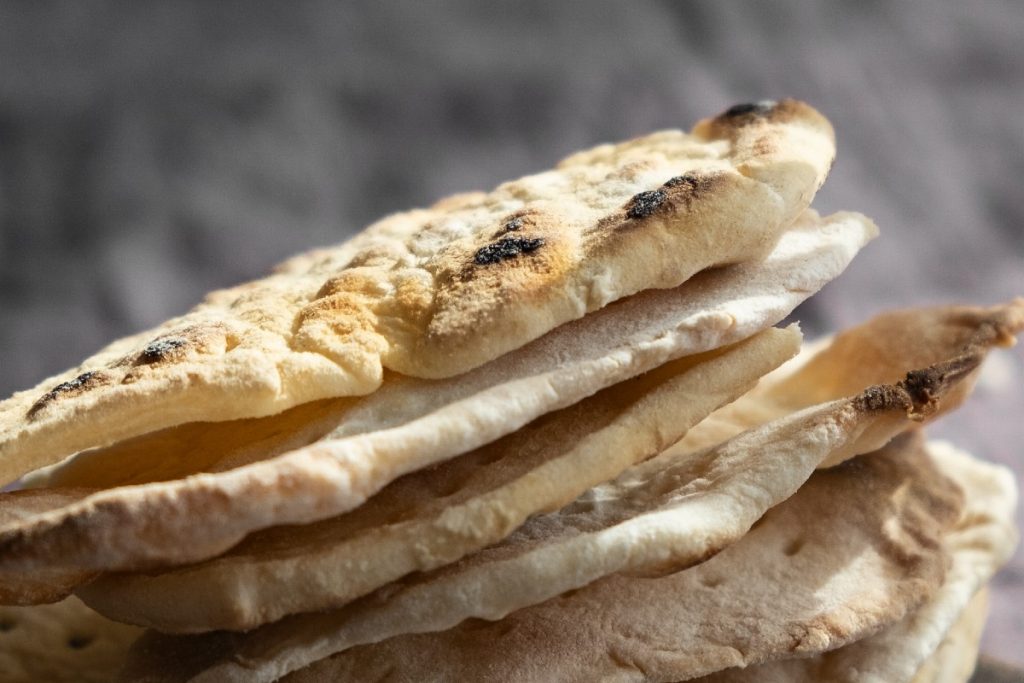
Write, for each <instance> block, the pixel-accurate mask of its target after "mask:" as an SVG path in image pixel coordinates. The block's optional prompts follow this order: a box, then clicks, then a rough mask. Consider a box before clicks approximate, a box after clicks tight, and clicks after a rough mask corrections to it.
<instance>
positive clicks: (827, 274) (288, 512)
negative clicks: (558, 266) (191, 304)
mask: <svg viewBox="0 0 1024 683" xmlns="http://www.w3.org/2000/svg"><path fill="white" fill-rule="evenodd" d="M875 233H876V230H875V228H874V226H873V224H871V223H870V221H868V220H867V219H865V218H863V217H861V216H859V215H857V214H836V215H835V216H832V217H829V218H827V219H818V218H817V217H816V215H814V214H813V213H811V212H808V213H806V214H804V218H803V219H802V220H801V221H799V222H798V224H797V225H796V226H795V227H794V228H793V229H792V230H789V231H787V232H786V233H785V235H783V237H782V238H781V239H780V241H779V242H778V244H777V246H776V249H775V250H773V252H772V253H771V254H770V255H769V256H768V258H767V259H765V260H764V261H762V262H759V263H755V264H743V265H738V266H732V267H728V268H723V269H718V270H715V271H709V272H707V273H702V274H700V275H698V276H697V277H696V278H693V279H692V280H691V281H690V282H688V283H687V284H685V285H683V286H681V287H680V288H677V289H675V290H650V291H647V292H642V293H640V294H638V295H636V296H634V297H631V298H630V299H629V300H627V301H622V302H618V303H616V304H612V305H610V306H607V307H605V308H604V309H602V310H600V311H598V312H596V313H594V314H591V315H589V316H587V318H585V319H584V320H581V321H577V322H574V323H570V324H569V325H566V326H563V327H560V328H558V329H557V330H555V331H554V332H552V333H551V334H548V335H546V336H545V337H543V338H541V339H539V340H537V341H536V342H533V343H532V344H529V345H527V346H526V347H524V348H522V349H520V350H518V351H515V352H512V353H511V354H508V355H507V356H505V357H503V358H502V359H499V360H498V361H495V362H493V363H490V364H488V365H485V366H483V367H481V368H478V369H477V370H474V371H472V372H470V373H468V374H466V375H463V376H461V377H459V378H455V379H452V380H437V381H427V380H414V379H409V378H398V377H396V378H395V381H394V382H391V381H390V380H389V382H386V383H385V386H384V387H383V388H381V389H380V390H379V391H378V392H376V393H374V394H372V395H370V396H369V397H367V398H365V399H362V400H361V401H360V402H359V403H357V404H355V405H354V406H352V407H349V408H345V409H344V410H343V411H342V412H341V413H340V414H339V415H334V416H333V417H330V419H333V420H336V422H335V423H334V426H336V427H337V429H336V430H335V432H334V435H333V436H332V437H331V438H327V439H323V440H321V441H319V442H316V443H313V444H312V445H310V446H308V447H304V448H300V449H298V450H296V451H293V452H287V453H285V454H283V455H279V456H278V455H277V454H278V453H279V452H280V450H281V449H282V448H287V447H288V445H289V444H290V442H289V439H290V438H291V437H290V436H288V434H289V431H288V430H283V431H279V432H277V434H276V435H273V434H272V435H270V436H268V437H267V438H266V439H264V440H263V441H261V442H258V443H256V444H250V443H247V442H244V438H243V441H242V442H241V443H239V444H237V445H238V447H237V448H236V449H235V450H232V449H230V448H229V449H228V450H227V452H226V454H225V458H226V459H227V461H229V462H230V463H231V464H238V462H239V461H242V462H244V461H248V460H253V459H257V458H269V459H266V460H261V461H259V462H255V463H252V464H248V465H244V466H240V467H237V468H235V469H231V470H229V471H224V472H218V473H215V474H213V473H207V474H201V475H197V476H191V477H187V478H185V479H181V480H174V481H167V482H158V483H151V484H146V485H134V486H126V487H121V488H115V489H110V490H105V491H98V492H95V493H94V494H92V495H90V496H88V497H86V498H85V499H84V500H82V501H80V502H78V503H75V504H72V505H68V506H66V507H63V508H60V509H57V510H52V511H50V512H47V513H44V514H40V515H36V516H30V517H28V518H25V519H22V520H21V521H19V522H18V523H15V524H8V525H5V526H4V527H2V528H0V578H3V582H4V583H5V585H8V586H15V587H16V586H18V585H19V583H20V582H21V581H23V580H25V579H29V578H31V577H33V576H35V575H37V574H38V573H39V572H40V571H45V572H47V573H48V578H49V579H50V581H51V583H50V586H51V588H52V590H51V591H50V594H49V595H47V596H46V597H45V598H44V599H54V595H53V594H54V593H57V594H59V592H60V591H61V590H63V591H65V592H66V591H68V590H70V589H71V588H72V587H74V586H75V585H76V584H77V583H80V582H81V581H82V580H83V578H84V577H85V578H87V576H88V573H89V572H96V571H101V570H118V569H134V568H142V567H149V566H160V565H168V564H182V563H187V562H193V561H198V560H203V559H206V558H208V557H212V556H216V555H218V554H220V553H221V552H223V551H225V550H227V549H228V548H230V547H231V546H232V545H234V544H235V543H237V542H238V541H239V540H241V539H242V537H244V536H245V535H246V534H248V533H249V532H252V531H255V530H258V529H262V528H266V527H269V526H276V525H283V524H301V523H308V522H312V521H316V520H319V519H324V518H328V517H332V516H335V515H338V514H341V513H344V512H346V511H348V510H351V509H353V508H355V507H357V506H358V505H360V504H362V503H363V502H364V501H365V500H366V499H367V498H368V497H369V496H370V495H372V494H373V493H376V492H377V491H378V490H380V489H381V488H382V487H383V486H384V485H386V484H387V483H389V482H390V481H392V480H394V479H396V478H398V477H399V476H402V475H404V474H407V473H408V472H411V471H415V470H418V469H421V468H423V467H426V466H429V465H432V464H434V463H437V462H440V461H444V460H446V459H448V458H451V457H453V456H455V455H458V454H460V453H465V452H467V451H469V450H472V449H473V448H477V447H479V446H481V445H483V444H485V443H488V442H490V441H493V440H494V439H496V438H499V437H501V436H502V435H504V434H507V433H510V432H513V431H515V430H517V429H519V428H521V427H522V426H524V425H525V424H527V423H528V422H530V421H531V420H533V419H535V418H537V417H538V416H540V415H543V414H545V413H547V412H550V411H552V410H555V409H559V408H562V407H565V406H567V405H571V404H573V403H575V402H576V401H578V400H580V399H582V398H584V397H585V396H587V395H589V394H592V393H594V392H596V391H597V390H599V389H601V388H603V387H605V386H609V385H611V384H614V383H617V382H620V381H623V380H625V379H628V378H629V377H632V376H635V375H637V374H638V373H641V372H644V371H647V370H649V369H651V368H654V367H657V366H659V365H661V364H663V363H665V362H667V361H669V360H671V359H673V358H677V357H681V356H685V355H688V354H694V353H699V352H703V351H706V350H709V349H714V348H717V347H720V346H723V345H726V344H730V343H734V342H736V341H739V340H741V339H744V338H746V337H749V336H750V335H752V334H754V333H756V332H757V331H759V330H761V329H764V328H765V327H767V326H769V325H771V324H773V323H775V322H777V321H778V320H780V319H782V318H783V317H785V315H786V314H787V313H788V312H789V311H791V310H792V309H793V308H794V307H795V306H796V305H797V304H798V303H799V302H800V301H802V300H804V299H805V298H806V297H807V296H809V295H810V294H812V293H813V292H814V291H816V290H817V289H819V288H820V287H821V286H822V285H823V284H824V283H826V282H828V281H829V280H830V279H832V278H833V277H835V276H836V275H838V273H839V272H841V271H842V269H843V268H844V267H845V266H846V264H848V263H849V261H850V259H852V257H853V256H854V255H855V254H856V252H857V251H858V249H859V248H860V247H861V246H862V245H863V244H864V243H865V242H866V241H868V240H870V239H871V238H872V237H873V236H874V235H875ZM328 412H330V411H328ZM339 422H340V423H341V424H340V426H337V425H338V423H339ZM245 433H246V432H245V430H244V429H243V430H242V434H243V437H244V435H245ZM232 438H236V437H232ZM170 443H172V444H173V443H174V439H171V440H170ZM136 447H141V446H140V445H139V444H136ZM270 456H277V457H270ZM99 463H100V464H106V463H104V461H103V460H102V459H100V461H99ZM224 466H227V464H225V465H224ZM79 467H81V468H84V470H85V471H86V472H89V471H90V468H89V466H88V465H87V464H82V465H80V466H79ZM98 469H102V468H101V467H99V465H97V467H96V468H92V471H98ZM107 469H116V468H113V467H109V468H107ZM58 476H62V478H61V479H60V483H61V484H62V485H69V484H75V483H77V480H76V476H77V475H75V474H74V473H72V474H68V475H58ZM12 504H16V503H15V502H12V501H10V500H9V499H7V498H5V497H3V496H2V495H0V507H5V506H8V505H12ZM214 522H215V523H214ZM61 572H63V573H64V577H63V578H61V576H60V573H61ZM83 575H84V576H83ZM10 592H11V593H16V591H15V590H11V591H10ZM15 597H17V596H15ZM34 597H35V595H33V594H30V593H26V595H25V597H24V598H22V600H24V601H31V600H32V599H33V598H34Z"/></svg>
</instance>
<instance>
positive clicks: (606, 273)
mask: <svg viewBox="0 0 1024 683" xmlns="http://www.w3.org/2000/svg"><path fill="white" fill-rule="evenodd" d="M833 154H834V140H833V133H832V128H831V126H830V125H829V123H828V121H827V120H825V118H824V117H822V116H821V115H820V114H819V113H818V112H816V111H815V110H814V109H812V108H811V107H809V106H807V105H805V104H803V103H800V102H796V101H794V100H784V101H782V102H779V103H770V104H764V105H756V106H755V105H752V106H750V107H746V108H739V109H737V108H733V109H730V110H729V111H727V112H725V113H723V114H721V115H719V116H717V117H715V118H713V119H707V120H704V121H701V122H700V123H698V124H697V126H696V127H695V128H694V130H693V132H692V133H691V134H685V133H682V132H679V131H666V132H662V133H656V134H653V135H649V136H647V137H643V138H638V139H636V140H632V141H629V142H625V143H622V144H620V145H602V146H600V147H596V148H594V149H592V150H589V151H586V152H582V153H579V154H577V155H575V156H572V157H570V158H568V159H566V160H565V161H563V162H562V163H561V164H560V165H559V166H558V167H557V168H556V169H555V170H553V171H549V172H546V173H541V174H539V175H534V176H528V177H525V178H521V179H519V180H517V181H512V182H509V183H505V184H503V185H500V186H499V187H497V188H496V189H495V190H493V191H492V192H490V193H488V194H482V193H480V194H468V195H460V196H457V197H453V198H449V199H448V200H443V201H441V202H439V203H438V204H436V205H434V206H433V207H431V208H429V209H423V210H418V211H411V212H407V213H403V214H397V215H395V216H391V217H389V218H385V219H383V220H381V221H380V222H378V223H376V224H374V225H372V226H370V227H369V228H367V230H365V231H364V232H363V233H361V234H360V235H358V236H357V237H355V238H354V239H352V240H350V241H349V242H347V243H345V244H343V245H341V246H339V247H337V248H335V249H331V250H326V251H319V252H313V253H311V254H307V255H304V256H300V257H297V258H295V259H292V260H291V261H289V262H287V263H285V264H284V265H283V266H282V267H281V268H280V269H279V271H278V272H277V273H276V274H274V275H272V276H270V277H268V278H265V279H263V280H258V281H255V282H251V283H248V284H244V285H241V286H238V287H235V288H233V289H228V290H224V291H219V292H214V293H213V294H211V295H209V296H208V297H207V299H206V301H205V302H204V303H203V304H201V305H199V306H198V307H197V308H195V309H193V310H192V311H191V312H190V313H188V314H186V315H184V316H181V317H179V318H175V319H173V320H171V321H169V322H167V323H165V324H163V325H161V326H160V327H157V328H155V329H153V330H149V331H147V332H143V333H141V334H138V335H135V336H132V337H129V338H126V339H122V340H120V341H117V342H114V343H113V344H111V345H110V346H108V347H107V348H105V349H103V350H102V351H100V352H99V353H97V354H96V355H94V356H93V357H91V358H89V359H87V360H86V361H84V362H83V363H82V364H81V365H80V366H78V367H77V368H74V369H72V370H70V371H68V372H66V373H64V374H62V375H58V376H55V377H52V378H50V379H47V380H45V381H44V382H42V383H41V384H40V385H39V386H37V387H36V388H34V389H30V390H28V391H24V392H20V393H18V394H15V395H14V396H13V397H12V398H11V399H9V400H7V401H5V402H3V403H2V404H0V482H4V483H6V482H10V481H12V480H14V479H17V478H18V477H19V476H21V475H23V474H25V473H26V472H29V471H32V470H34V469H37V468H39V467H41V466H44V465H48V464H52V463H55V462H58V461H59V460H60V459H62V458H63V457H65V456H67V455H70V454H72V453H74V452H77V451H80V450H83V449H87V448H92V447H97V446H102V445H106V444H110V443H114V442H117V441H120V440H123V439H126V438H129V437H132V436H136V435H139V434H142V433H146V432H151V431H155V430H158V429H162V428H165V427H170V426H173V425H176V424H182V423H185V422H191V421H196V420H213V421H216V420H229V419H237V418H244V417H256V416H263V415H269V414H273V413H277V412H280V411H282V410H284V409H287V408H290V407H293V406H296V405H299V404H302V403H306V402H309V401H314V400H317V399H322V398H329V397H338V396H353V395H364V394H368V393H371V392H373V391H375V390H376V389H378V388H379V387H380V385H381V382H382V381H383V378H384V370H385V368H387V369H389V370H393V371H395V372H399V373H402V374H405V375H410V376H416V377H428V378H439V377H448V376H453V375H457V374H460V373H463V372H466V371H468V370H470V369H472V368H474V367H477V366H479V365H482V364H484V363H486V362H488V361H490V360H493V359H495V358H498V357H499V356H501V355H503V354H505V353H507V352H509V351H512V350H514V349H516V348H519V347H521V346H522V345H524V344H526V343H527V342H529V341H531V340H533V339H536V338H538V337H540V336H541V335H543V334H544V333H546V332H548V331H550V330H552V329H554V328H555V327H558V326H559V325H561V324H563V323H566V322H568V321H571V320H575V319H578V318H581V317H583V316H584V315H585V314H587V313H589V312H592V311H595V310H598V309H600V308H602V307H604V306H605V305H607V304H609V303H611V302H613V301H615V300H617V299H620V298H622V297H626V296H629V295H631V294H635V293H637V292H639V291H642V290H645V289H650V288H671V287H676V286H678V285H679V284H680V283H682V282H684V281H685V280H687V279H688V278H689V277H691V276H692V275H694V274H695V273H697V272H698V271H700V270H703V269H705V268H708V267H711V266H716V265H724V264H730V263H738V262H743V261H749V260H756V259H758V258H761V257H763V256H764V255H766V254H767V253H768V252H769V251H770V250H771V247H772V244H773V243H774V242H775V241H776V239H777V238H778V236H779V235H780V234H781V232H782V231H783V230H784V229H785V227H786V226H788V225H789V224H790V223H791V222H792V221H793V220H794V219H795V218H796V217H797V216H798V215H799V214H800V212H801V211H802V210H803V209H804V208H806V207H807V206H808V205H809V203H810V201H811V198H812V197H813V195H814V193H815V191H816V190H817V188H818V187H819V186H820V185H821V183H822V182H823V180H824V178H825V175H826V173H827V171H828V168H829V166H830V164H831V161H832V157H833Z"/></svg>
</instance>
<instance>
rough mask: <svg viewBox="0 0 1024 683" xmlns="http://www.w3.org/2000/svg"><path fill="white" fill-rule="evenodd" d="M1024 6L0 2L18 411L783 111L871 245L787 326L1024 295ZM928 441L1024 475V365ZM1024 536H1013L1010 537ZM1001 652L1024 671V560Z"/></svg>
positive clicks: (2, 215) (994, 625)
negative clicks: (55, 379)
mask: <svg viewBox="0 0 1024 683" xmlns="http://www.w3.org/2000/svg"><path fill="white" fill-rule="evenodd" d="M1021 36H1024V6H1022V5H1021V4H1020V3H1019V1H1017V0H1005V1H998V0H986V1H979V0H974V1H973V2H970V3H953V2H937V1H935V0H913V1H908V2H900V3H896V2H892V3H883V2H848V3H811V2H771V3H743V2H731V1H718V2H686V3H683V2H677V3H672V2H621V3H611V2H558V3H549V2H501V3H486V4H484V3H475V2H471V1H469V0H467V1H465V2H447V3H440V2H414V1H409V2H392V3H369V2H367V3H334V2H291V3H273V4H271V3H242V2H218V3H207V2H204V1H202V0H196V1H195V2H176V3H171V2H162V3H155V2H91V3H76V2H66V3H59V2H57V3H55V2H46V3H43V2H36V3H28V2H26V3H16V2H3V3H2V4H0V395H7V394H9V393H11V392H12V391H14V390H16V389H21V388H25V387H28V386H31V385H33V384H35V383H36V382H38V381H39V380H41V379H42V378H44V377H46V376H48V375H50V374H52V373H55V372H57V371H59V370H62V369H64V368H65V367H69V366H71V365H74V364H76V363H77V362H78V361H79V360H80V359H82V358H83V357H85V356H86V355H88V354H89V353H91V352H92V351H94V350H96V349H97V348H98V347H100V346H101V345H102V344H103V343H104V342H106V341H109V340H110V339H113V338H115V337H117V336H120V335H123V334H126V333H128V332H132V331H136V330H139V329H142V328H145V327H147V326H149V325H152V324H154V323H156V322H158V321H160V320H162V319H164V318H166V317H169V316H171V315H174V314H177V313H180V312H183V311H184V310H186V309H187V308H188V307H189V306H190V305H192V304H193V303H195V302H197V301H198V300H199V299H200V297H201V296H202V294H203V293H204V292H206V291H207V290H209V289H212V288H215V287H220V286H224V285H229V284H233V283H237V282H239V281H242V280H245V279H248V278H252V277H256V276H259V275H260V274H262V273H264V272H265V271H266V270H267V269H268V268H269V267H270V266H271V265H272V264H273V263H275V262H276V261H278V260H279V259H281V258H283V257H286V256H288V255H290V254H292V253H294V252H297V251H299V250H302V249H305V248H308V247H312V246H317V245H323V244H329V243H333V242H337V241H340V240H341V239H343V238H344V237H345V236H347V235H349V234H351V233H352V232H353V231H355V230H357V229H358V228H360V227H362V226H363V225H365V224H367V223H368V222H369V221H371V220H372V219H374V218H376V217H379V216H381V215H384V214H386V213H389V212H392V211H396V210H400V209H403V208H408V207H411V206H416V205H423V204H426V203H428V202H431V201H432V200H433V199H435V198H437V197H440V196H443V195H445V194H448V193H451V192H454V191H461V190H467V189H486V188H488V187H490V186H493V185H494V184H496V183H497V182H499V181H501V180H504V179H507V178H511V177H515V176H518V175H521V174H524V173H528V172H531V171H535V170H539V169H543V168H546V167H548V166H549V165H550V164H551V163H552V162H554V161H556V160H557V159H558V158H560V157H561V156H563V155H565V154H566V153H568V152H571V151H573V150H575V149H577V148H581V147H585V146H589V145H592V144H594V143H597V142H601V141H607V140H617V139H621V138H625V137H629V136H633V135H638V134H641V133H644V132H646V131H649V130H652V129H657V128H664V127H679V126H684V127H688V126H689V125H690V124H692V123H693V122H694V121H695V120H696V119H697V118H699V117H700V116H704V115H707V114H709V113H713V112H715V111H718V110H720V109H722V108H724V107H726V106H728V105H730V104H732V103H734V102H737V101H749V100H756V99H761V98H764V97H779V96H794V97H799V98H802V99H805V100H807V101H808V102H811V103H812V104H814V105H815V106H817V107H818V108H819V109H821V110H822V111H823V112H824V113H825V114H826V115H827V116H829V118H831V120H832V121H833V123H834V124H835V126H836V129H837V132H838V147H839V154H838V159H837V162H836V165H835V168H834V170H833V173H832V175H831V177H830V179H829V181H828V182H827V183H826V185H825V187H824V189H823V190H822V191H821V193H820V195H819V198H818V200H817V201H816V206H817V207H818V208H819V209H821V210H823V211H831V210H835V209H856V210H860V211H863V212H865V213H867V214H869V215H871V216H872V217H874V218H875V219H876V220H877V222H878V224H879V226H880V227H881V228H882V237H881V238H880V239H879V240H877V241H876V242H875V243H874V244H873V245H872V246H870V247H868V248H867V249H866V250H865V252H864V253H863V254H862V255H861V256H860V257H859V258H858V260H857V261H856V262H855V263H854V265H853V266H851V268H850V269H849V270H848V272H847V273H846V274H845V275H844V276H843V277H842V278H841V279H840V280H839V281H837V282H836V283H834V284H832V285H830V286H829V287H828V288H827V289H826V290H825V291H824V292H822V293H821V294H820V295H819V296H817V297H816V298H815V299H814V300H813V302H812V303H810V304H808V305H806V306H805V307H803V308H802V309H800V311H799V312H798V313H799V314H798V316H797V317H798V318H800V319H801V320H802V321H803V322H804V328H805V330H808V331H810V332H811V333H820V332H824V331H827V330H832V329H836V328H838V327H840V326H843V325H847V324H850V323H853V322H856V321H859V320H862V319H864V318H866V317H868V316H870V315H871V314H873V313H875V312H877V311H880V310H883V309H886V308H891V307H894V306H905V305H918V304H925V303H935V302H947V301H964V302H972V303H993V302H996V301H999V300H1004V299H1007V298H1009V297H1011V296H1013V295H1014V294H1024V192H1021V191H1020V182H1021V178H1024V47H1022V45H1024V43H1022V42H1021ZM993 360H994V361H996V362H995V363H993V364H992V366H991V368H990V370H989V371H988V373H987V375H986V378H985V381H983V382H981V384H980V386H979V390H978V392H977V394H976V396H975V397H974V399H973V401H972V402H971V403H969V404H968V406H966V407H965V408H964V409H963V410H961V411H960V412H959V413H958V414H956V415H954V416H951V417H950V418H948V419H947V420H946V421H945V422H943V423H941V424H939V425H937V426H936V428H935V429H934V430H933V433H934V434H937V435H941V436H944V437H948V438H950V439H952V440H954V441H955V442H956V443H957V444H958V445H961V446H963V447H966V448H968V449H970V450H972V451H973V452H975V453H976V454H978V455H980V456H982V457H985V458H988V459H991V460H996V461H999V462H1003V463H1006V464H1009V465H1011V466H1012V467H1014V469H1015V470H1016V471H1017V472H1018V473H1019V474H1020V473H1022V472H1024V454H1022V453H1021V442H1022V441H1024V421H1022V420H1021V417H1022V415H1024V359H1022V355H1021V353H1020V351H1019V350H1018V351H1014V352H1010V353H1006V352H1003V353H1001V354H1000V355H998V356H997V357H996V358H994V359H993ZM1021 521H1022V523H1024V519H1022V520H1021ZM993 610H994V616H993V620H992V622H991V624H990V627H989V629H988V631H987V633H986V636H985V646H984V649H985V650H986V651H987V652H989V653H991V654H993V655H996V656H998V657H1001V658H1002V659H1005V660H1009V661H1014V662H1018V663H1024V650H1021V648H1020V647H1019V645H1020V643H1021V642H1024V555H1022V554H1021V553H1018V554H1017V556H1016V557H1015V559H1014V561H1013V563H1012V564H1011V566H1010V567H1009V568H1007V569H1006V570H1004V571H1003V573H1002V574H1001V575H1000V576H999V578H998V579H997V580H996V582H995V599H994V601H993Z"/></svg>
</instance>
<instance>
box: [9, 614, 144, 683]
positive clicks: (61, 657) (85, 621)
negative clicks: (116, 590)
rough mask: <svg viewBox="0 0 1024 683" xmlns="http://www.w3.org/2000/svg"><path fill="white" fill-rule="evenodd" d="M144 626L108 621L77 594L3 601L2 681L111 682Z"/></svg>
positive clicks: (43, 682) (23, 682)
mask: <svg viewBox="0 0 1024 683" xmlns="http://www.w3.org/2000/svg"><path fill="white" fill-rule="evenodd" d="M140 633H142V629H139V628H136V627H134V626H126V625H124V624H118V623H116V622H113V621H109V620H107V619H105V618H103V617H101V616H100V615H98V614H96V613H95V612H93V611H92V610H90V609H89V608H87V607H86V606H85V605H83V604H82V603H81V602H80V601H79V600H78V598H67V599H66V600H64V601H63V602H60V603H57V604H54V605H42V606H38V607H3V606H0V681H3V682H4V683H109V681H112V680H114V677H115V676H116V675H117V672H118V671H120V669H121V666H122V665H123V663H124V657H125V653H126V652H127V651H128V646H129V645H130V644H131V643H132V641H133V640H135V639H136V638H137V637H138V636H139V634H140Z"/></svg>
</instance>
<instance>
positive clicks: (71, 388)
mask: <svg viewBox="0 0 1024 683" xmlns="http://www.w3.org/2000/svg"><path fill="white" fill-rule="evenodd" d="M103 380H104V377H103V376H102V375H101V374H100V373H98V372H95V371H93V370H90V371H89V372H83V373H82V374H81V375H79V376H78V377H75V378H74V379H72V380H68V381H67V382H61V383H60V384H58V385H57V386H55V387H54V388H52V389H50V390H49V391H48V392H46V393H45V394H43V395H42V396H40V397H39V400H38V401H36V402H35V403H33V404H32V407H31V408H29V409H28V417H34V416H35V414H36V413H38V412H39V411H40V410H42V409H43V408H45V407H46V406H48V405H50V403H52V402H53V401H55V400H56V399H57V398H59V397H61V396H65V395H67V394H79V393H81V392H83V391H85V390H87V389H89V388H91V387H93V386H96V385H97V384H100V383H102V382H103Z"/></svg>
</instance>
